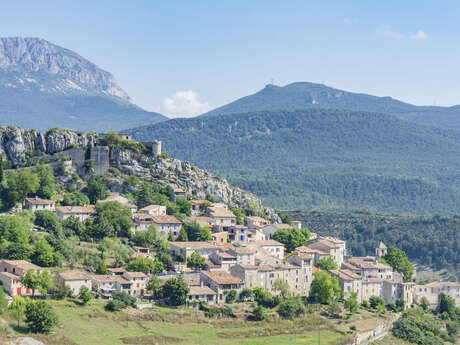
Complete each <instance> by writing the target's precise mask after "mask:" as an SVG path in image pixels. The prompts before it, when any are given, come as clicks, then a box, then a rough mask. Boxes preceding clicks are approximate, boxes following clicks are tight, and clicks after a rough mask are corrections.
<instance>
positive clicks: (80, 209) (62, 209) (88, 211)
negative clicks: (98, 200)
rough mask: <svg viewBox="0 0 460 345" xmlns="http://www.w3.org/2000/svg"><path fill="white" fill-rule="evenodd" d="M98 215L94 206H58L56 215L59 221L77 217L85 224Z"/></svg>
mask: <svg viewBox="0 0 460 345" xmlns="http://www.w3.org/2000/svg"><path fill="white" fill-rule="evenodd" d="M95 214H96V209H95V207H94V205H86V206H57V207H56V215H57V216H58V217H59V219H61V220H64V219H67V218H69V217H72V216H74V217H77V218H78V219H80V221H81V222H84V221H85V220H87V219H88V218H90V217H92V216H94V215H95Z"/></svg>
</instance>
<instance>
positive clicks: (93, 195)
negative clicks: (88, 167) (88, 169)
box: [86, 175, 107, 204]
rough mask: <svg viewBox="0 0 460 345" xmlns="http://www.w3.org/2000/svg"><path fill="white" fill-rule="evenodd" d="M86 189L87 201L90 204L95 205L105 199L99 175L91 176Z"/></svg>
mask: <svg viewBox="0 0 460 345" xmlns="http://www.w3.org/2000/svg"><path fill="white" fill-rule="evenodd" d="M86 188H87V190H88V197H89V200H90V201H91V203H92V204H95V203H96V202H97V201H98V200H103V199H105V198H106V197H107V192H106V189H105V186H104V183H103V181H102V177H100V176H99V175H91V177H90V178H89V181H88V186H87V187H86Z"/></svg>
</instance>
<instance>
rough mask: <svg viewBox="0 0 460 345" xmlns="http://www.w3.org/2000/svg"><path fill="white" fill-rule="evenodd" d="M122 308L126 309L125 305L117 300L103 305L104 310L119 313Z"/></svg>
mask: <svg viewBox="0 0 460 345" xmlns="http://www.w3.org/2000/svg"><path fill="white" fill-rule="evenodd" d="M124 307H126V304H125V303H123V301H120V300H117V299H114V300H111V301H109V302H108V303H107V304H106V305H105V309H106V310H108V311H120V310H122V309H123V308H124Z"/></svg>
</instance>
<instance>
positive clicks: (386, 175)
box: [128, 109, 460, 214]
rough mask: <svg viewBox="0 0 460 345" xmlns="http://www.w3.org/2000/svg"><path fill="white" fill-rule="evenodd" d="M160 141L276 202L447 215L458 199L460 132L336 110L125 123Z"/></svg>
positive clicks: (294, 206) (171, 150)
mask: <svg viewBox="0 0 460 345" xmlns="http://www.w3.org/2000/svg"><path fill="white" fill-rule="evenodd" d="M128 132H130V133H131V134H133V136H134V138H135V139H137V140H142V141H147V140H151V139H158V140H162V141H163V143H164V148H165V150H166V152H167V153H168V154H171V155H173V156H175V157H178V158H180V159H183V160H188V161H190V162H193V163H195V164H196V165H197V166H199V167H203V168H205V169H207V170H210V171H212V172H214V173H220V174H223V175H224V176H225V177H227V178H228V179H229V181H230V182H231V183H233V184H235V185H237V186H239V187H241V188H243V189H246V190H249V191H251V192H253V193H255V194H256V195H258V196H260V197H261V198H262V199H263V200H264V201H265V202H266V203H267V204H269V205H270V206H272V207H277V208H280V209H291V210H299V209H303V210H310V209H312V208H313V209H315V208H317V209H329V210H331V209H334V210H335V209H341V210H343V209H347V210H353V209H354V210H356V209H360V208H367V209H371V210H375V211H380V212H396V213H410V214H435V213H439V214H452V213H457V212H458V209H459V207H460V160H459V159H458V157H459V156H460V132H457V131H452V130H444V129H439V128H431V127H426V126H420V125H417V124H413V123H410V122H406V121H403V120H401V119H398V118H397V117H395V116H391V115H387V114H377V113H369V112H360V111H350V110H337V109H304V110H292V111H286V110H284V111H260V112H252V113H242V114H226V115H219V116H200V117H196V118H189V119H172V120H169V121H166V122H162V123H158V124H154V125H150V126H144V127H140V128H136V129H132V130H128Z"/></svg>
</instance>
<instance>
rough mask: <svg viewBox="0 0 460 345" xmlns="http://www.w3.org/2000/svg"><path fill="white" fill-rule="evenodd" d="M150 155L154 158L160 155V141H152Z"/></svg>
mask: <svg viewBox="0 0 460 345" xmlns="http://www.w3.org/2000/svg"><path fill="white" fill-rule="evenodd" d="M152 153H153V155H154V156H159V155H161V141H160V140H154V141H152Z"/></svg>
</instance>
